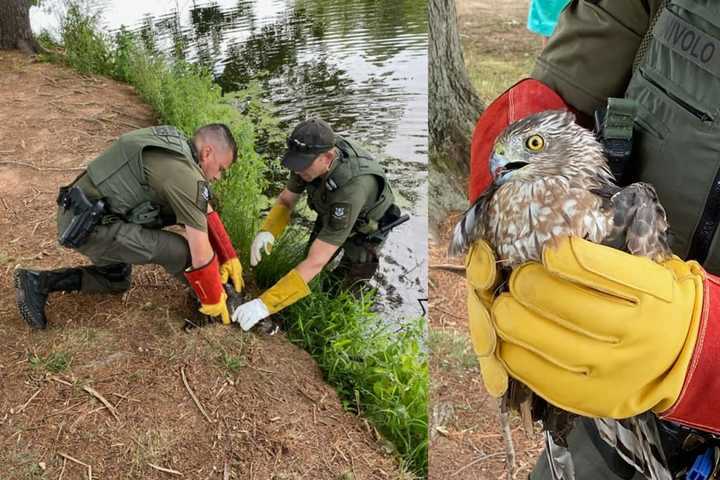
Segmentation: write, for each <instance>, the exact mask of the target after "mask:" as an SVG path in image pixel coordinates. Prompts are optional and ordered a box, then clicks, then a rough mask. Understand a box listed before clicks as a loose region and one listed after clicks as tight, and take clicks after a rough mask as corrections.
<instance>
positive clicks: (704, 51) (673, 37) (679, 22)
mask: <svg viewBox="0 0 720 480" xmlns="http://www.w3.org/2000/svg"><path fill="white" fill-rule="evenodd" d="M653 35H654V36H655V38H656V39H657V40H658V41H659V42H660V43H662V44H663V45H665V46H666V47H668V48H670V49H671V50H672V51H674V52H676V53H677V54H679V55H681V56H682V57H684V58H686V59H687V60H689V61H691V62H692V63H694V64H696V65H697V66H699V67H700V68H702V69H703V70H706V71H707V72H710V73H711V74H713V75H715V76H718V77H720V54H718V51H719V50H720V42H718V40H716V39H714V38H713V37H711V36H710V35H708V34H706V33H705V32H703V31H702V30H699V29H698V28H697V27H695V26H693V25H691V24H689V23H688V22H686V21H685V20H683V19H682V18H680V17H678V16H677V15H675V14H674V13H672V12H671V11H669V10H667V9H665V10H664V11H663V12H662V14H660V18H659V19H658V21H657V24H656V25H655V29H654V30H653Z"/></svg>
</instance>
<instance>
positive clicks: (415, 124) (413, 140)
mask: <svg viewBox="0 0 720 480" xmlns="http://www.w3.org/2000/svg"><path fill="white" fill-rule="evenodd" d="M89 3H90V4H91V5H92V6H93V8H98V9H100V10H101V11H102V18H103V24H104V26H105V27H106V28H107V29H108V30H109V31H113V30H117V29H119V28H120V27H121V26H123V25H124V26H125V27H126V28H127V29H129V30H131V31H139V32H140V33H141V34H143V33H144V34H145V35H144V38H146V39H147V41H148V42H153V44H154V46H155V48H157V49H158V50H160V51H163V52H166V53H168V54H171V53H172V54H178V55H181V56H183V57H185V58H186V59H187V60H189V61H191V62H198V63H202V64H204V65H207V66H209V67H210V68H211V69H212V71H213V72H214V73H215V76H216V79H217V82H218V83H219V84H220V85H221V86H222V87H223V89H224V90H225V91H232V90H235V89H238V88H242V87H244V86H245V85H246V84H247V82H248V81H249V80H251V79H260V80H261V81H262V83H263V84H264V87H265V91H266V92H267V95H268V96H269V98H270V99H271V100H272V101H273V103H274V104H275V105H276V106H277V108H278V110H277V114H278V115H279V117H280V118H281V119H282V120H283V126H285V127H286V128H288V129H290V128H291V127H292V126H293V124H295V123H297V122H298V121H300V120H303V119H304V118H307V117H309V116H319V117H321V118H323V119H325V120H326V121H327V122H328V123H330V124H331V125H332V126H333V128H334V129H335V131H336V132H337V133H339V134H341V135H343V136H347V137H349V138H351V139H354V140H357V141H360V142H362V143H364V144H366V145H368V146H370V147H371V149H372V150H374V151H376V152H377V153H378V155H379V156H380V157H381V158H382V159H383V160H382V161H383V163H384V165H385V166H386V168H387V169H388V171H389V177H390V179H391V182H392V184H393V187H394V190H395V191H396V193H399V194H400V196H401V197H402V199H401V200H400V202H399V203H400V204H401V207H402V208H403V211H404V212H406V213H410V214H411V220H410V221H409V222H407V223H405V224H404V225H402V226H400V227H398V228H397V229H396V230H395V231H394V232H393V233H392V234H391V235H390V237H389V239H388V241H387V243H386V246H385V248H384V252H383V260H382V261H381V267H380V268H381V270H380V272H379V274H378V276H377V279H376V281H375V283H376V286H377V287H378V288H379V291H380V294H381V296H382V297H383V298H384V299H385V300H384V301H383V306H384V307H385V314H384V316H386V317H392V318H396V319H398V320H400V319H402V318H407V317H416V316H418V315H419V314H421V313H423V311H424V310H423V309H422V305H421V303H420V302H419V299H424V298H426V297H427V189H426V184H427V182H426V180H427V149H428V146H427V31H428V26H427V1H426V0H397V1H393V2H388V1H378V0H332V1H331V0H325V1H323V0H294V1H293V0H256V1H247V0H239V1H229V0H218V1H213V2H196V1H192V0H168V1H152V2H148V1H140V0H122V1H121V0H104V1H90V2H89ZM31 21H32V25H33V29H34V31H36V32H38V31H39V30H40V29H42V28H48V29H50V30H51V31H52V30H53V29H54V28H55V25H56V20H55V18H54V15H53V14H49V13H47V12H46V11H45V10H39V9H37V8H33V9H32V10H31ZM150 32H152V35H149V34H148V33H150Z"/></svg>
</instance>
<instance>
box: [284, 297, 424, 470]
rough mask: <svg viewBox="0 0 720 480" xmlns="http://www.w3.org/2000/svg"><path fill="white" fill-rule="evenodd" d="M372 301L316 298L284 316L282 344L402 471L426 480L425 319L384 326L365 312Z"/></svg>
mask: <svg viewBox="0 0 720 480" xmlns="http://www.w3.org/2000/svg"><path fill="white" fill-rule="evenodd" d="M372 300H373V297H372V295H367V296H363V297H361V298H360V299H357V298H355V297H354V296H352V295H351V294H349V293H347V292H344V291H322V290H315V291H314V293H313V295H312V296H310V297H308V298H307V299H305V300H304V301H302V302H299V303H297V304H295V305H292V306H291V307H289V308H288V309H287V310H286V311H285V312H284V316H285V317H286V322H287V325H288V336H289V338H290V339H291V340H292V341H293V342H295V343H298V344H300V345H302V346H303V347H304V348H305V349H306V350H308V351H309V352H310V354H311V355H312V356H313V357H314V358H315V359H316V360H317V362H318V364H319V365H320V368H321V369H322V370H323V371H324V372H325V375H326V377H327V380H328V382H329V383H331V384H333V385H335V387H336V389H337V390H338V393H339V394H340V396H341V398H342V399H343V403H344V405H345V407H346V408H348V409H351V410H353V411H356V412H358V413H360V414H362V415H364V416H366V417H367V418H369V419H370V420H371V421H372V423H373V424H374V425H375V426H376V428H377V429H378V430H379V431H380V433H381V434H382V435H383V436H384V437H385V438H387V439H388V440H390V441H391V442H392V443H393V444H394V445H395V447H396V448H397V450H398V453H399V454H400V455H401V456H402V457H403V459H404V460H405V461H406V462H407V464H408V466H409V467H410V468H411V469H412V470H413V471H414V472H416V473H419V474H421V475H426V472H427V446H428V445H427V393H428V365H427V355H426V353H425V352H423V351H422V349H421V345H422V338H423V336H424V334H425V330H426V325H425V319H424V318H418V319H416V320H414V321H411V322H408V323H407V324H406V325H405V326H403V327H402V328H399V329H398V327H397V326H388V325H384V324H383V323H382V322H381V320H380V319H379V318H378V317H377V316H376V315H375V314H373V313H371V312H370V307H371V306H372Z"/></svg>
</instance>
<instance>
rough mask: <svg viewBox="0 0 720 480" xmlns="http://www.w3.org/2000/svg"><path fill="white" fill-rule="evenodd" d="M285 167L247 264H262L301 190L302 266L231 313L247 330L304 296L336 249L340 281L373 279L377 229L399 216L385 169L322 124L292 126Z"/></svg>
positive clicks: (381, 235)
mask: <svg viewBox="0 0 720 480" xmlns="http://www.w3.org/2000/svg"><path fill="white" fill-rule="evenodd" d="M282 163H283V165H284V166H285V167H286V168H288V169H290V170H291V171H292V173H291V175H290V180H289V181H288V184H287V186H286V188H285V189H284V190H283V191H282V192H281V193H280V196H279V197H278V199H277V200H276V202H275V204H274V205H273V207H272V209H271V210H270V213H269V214H268V216H267V218H266V219H265V221H264V222H263V224H262V225H261V226H260V232H259V233H258V234H257V236H256V237H255V240H254V241H253V244H252V247H251V260H250V264H251V265H252V266H255V265H257V264H258V263H259V262H260V260H261V259H262V251H265V253H266V254H269V253H270V250H271V248H272V245H273V243H274V241H275V239H276V238H277V237H279V236H280V235H281V234H282V232H283V230H284V229H285V227H286V226H287V224H288V223H289V221H290V212H292V210H293V208H294V207H295V205H296V204H297V202H298V200H299V199H300V195H301V194H302V193H303V192H305V191H307V194H308V205H309V206H310V208H311V209H312V210H314V211H315V212H317V219H316V221H315V226H314V228H313V230H312V233H311V235H310V240H309V242H308V252H307V257H306V258H305V260H303V261H302V262H300V263H299V264H298V265H297V266H296V267H295V268H294V269H293V270H291V271H290V273H288V274H287V275H286V276H285V277H283V278H282V279H280V280H279V281H278V282H277V283H276V284H275V285H274V286H273V287H271V288H270V289H268V290H267V291H266V292H265V293H263V294H262V295H260V297H259V298H256V299H254V300H252V301H250V302H247V303H245V304H243V305H241V306H240V307H239V308H238V309H237V310H236V312H235V313H234V314H233V319H234V321H237V322H240V324H241V326H242V327H243V328H244V329H245V330H247V329H249V328H250V327H252V326H253V325H254V324H255V323H257V322H258V321H260V320H261V319H263V318H265V317H267V316H269V315H270V314H272V313H275V312H278V311H279V310H282V309H283V308H285V307H287V306H288V305H291V304H292V303H294V302H296V301H298V300H300V299H301V298H303V297H305V296H306V295H308V294H309V293H310V290H309V288H308V285H307V284H308V282H309V281H310V280H312V279H313V278H314V277H315V276H316V275H317V274H318V273H320V271H321V270H322V269H323V267H324V266H325V265H326V264H328V263H329V262H330V261H331V260H332V259H333V258H334V257H335V256H336V255H337V253H338V252H339V251H340V250H342V252H343V257H342V259H341V261H340V264H339V265H338V267H337V268H336V269H335V272H338V273H340V275H342V276H344V277H345V281H348V280H368V279H370V278H371V277H372V276H373V274H374V273H375V271H376V270H377V268H378V264H379V260H378V252H379V250H380V248H381V247H382V245H383V243H384V241H385V238H386V237H387V232H383V233H380V232H379V231H378V230H379V229H381V228H383V227H384V226H386V225H388V224H390V223H392V222H395V221H396V220H397V219H398V218H399V217H400V211H399V209H398V207H397V206H396V205H394V204H393V201H394V197H393V193H392V190H391V189H390V185H389V183H388V180H387V178H386V177H385V170H384V168H383V167H382V166H381V165H380V164H379V162H377V161H376V160H375V159H373V158H372V157H371V156H370V154H369V153H368V152H367V151H366V150H364V149H363V148H361V147H360V146H359V145H358V144H356V143H354V142H351V141H350V140H347V139H345V138H342V137H340V136H337V135H335V134H334V133H333V131H332V128H331V127H330V126H329V125H328V124H327V123H325V122H324V121H322V120H320V119H315V118H313V119H310V120H305V121H304V122H301V123H300V124H299V125H297V126H296V127H295V129H294V130H293V132H292V134H291V135H290V137H289V138H288V149H287V152H286V153H285V156H284V157H283V160H282Z"/></svg>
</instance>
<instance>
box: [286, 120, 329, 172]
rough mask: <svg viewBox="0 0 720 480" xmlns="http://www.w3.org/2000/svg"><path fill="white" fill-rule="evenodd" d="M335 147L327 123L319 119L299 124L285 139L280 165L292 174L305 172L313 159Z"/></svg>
mask: <svg viewBox="0 0 720 480" xmlns="http://www.w3.org/2000/svg"><path fill="white" fill-rule="evenodd" d="M334 146H335V134H334V133H333V131H332V128H331V127H330V125H328V124H327V123H325V122H323V121H322V120H320V119H319V118H311V119H309V120H305V121H303V122H300V123H299V124H298V125H297V126H296V127H295V130H293V132H292V133H291V134H290V136H289V137H288V139H287V147H288V149H287V152H285V155H283V159H282V164H283V166H284V167H285V168H289V169H290V170H292V171H293V172H301V171H303V170H305V169H306V168H307V167H309V166H310V164H311V163H312V162H313V160H315V157H317V156H318V155H320V154H321V153H325V152H327V151H328V150H330V149H331V148H333V147H334Z"/></svg>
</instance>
